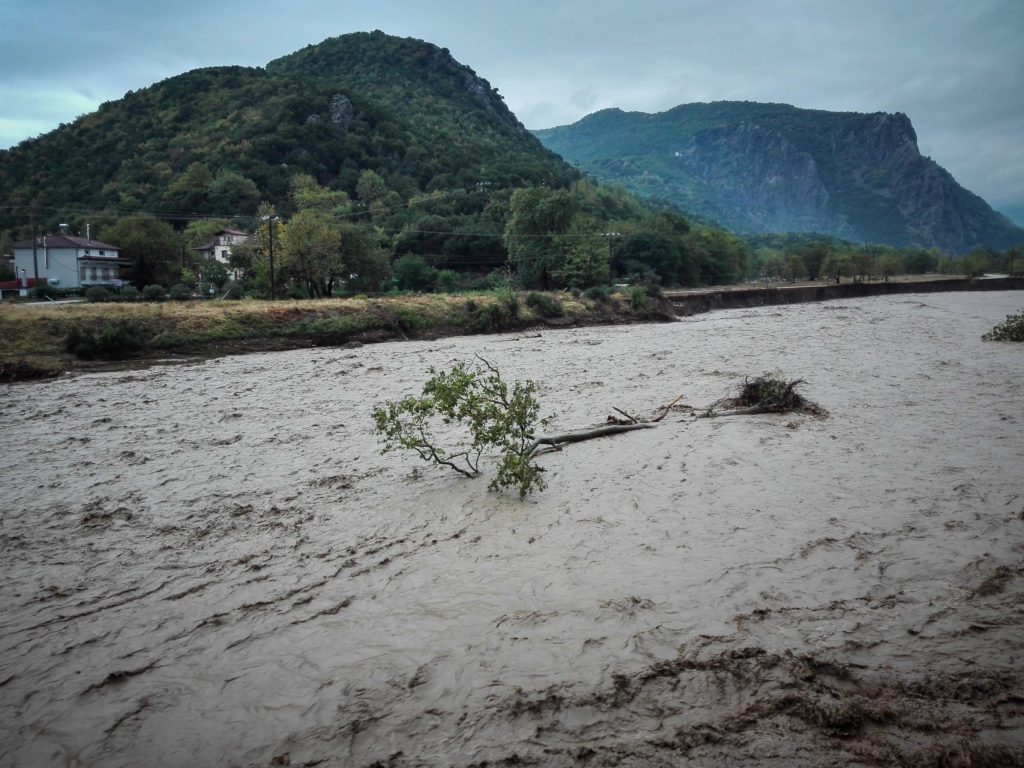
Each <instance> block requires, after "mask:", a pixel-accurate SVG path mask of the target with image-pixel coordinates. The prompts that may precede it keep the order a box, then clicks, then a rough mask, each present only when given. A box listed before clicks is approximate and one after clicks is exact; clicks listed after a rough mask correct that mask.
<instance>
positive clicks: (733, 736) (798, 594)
mask: <svg viewBox="0 0 1024 768" xmlns="http://www.w3.org/2000/svg"><path fill="white" fill-rule="evenodd" d="M1019 304H1020V294H1019V293H1017V294H1015V293H1012V292H996V293H985V294H980V293H973V294H955V293H950V294H932V295H927V296H898V297H878V298H866V299H856V300H848V301H841V302H836V303H830V304H822V305H814V304H808V305H795V306H787V307H767V308H762V309H754V310H730V311H723V312H720V313H716V314H711V315H701V316H696V317H694V318H690V319H687V320H683V321H680V322H678V323H673V324H670V325H656V326H643V327H640V326H638V327H628V328H611V329H583V330H565V331H552V332H543V333H541V334H532V333H531V334H522V335H518V336H497V337H493V336H492V337H476V338H466V339H449V340H444V341H439V342H415V343H396V344H387V345H380V346H375V347H363V348H360V349H356V350H344V349H321V350H305V351H296V352H282V353H271V354H260V355H252V356H246V357H237V358H225V359H219V360H213V361H209V362H207V363H205V364H203V365H198V366H189V367H182V368H167V367H164V368H153V369H150V370H145V371H135V372H131V373H123V372H122V373H103V374H91V375H81V376H76V377H68V378H62V379H59V380H55V381H50V382H45V383H31V384H19V385H11V386H9V387H7V388H6V389H5V390H4V391H3V395H4V397H3V402H2V404H0V419H2V425H3V426H2V432H0V477H2V478H3V485H2V489H0V546H2V549H3V561H2V563H3V564H2V566H0V568H2V570H0V577H2V578H0V600H2V605H3V613H2V618H0V723H2V725H0V764H2V765H10V766H41V765H47V766H50V765H53V766H84V765H89V766H138V765H151V766H159V765H166V766H181V765H195V766H231V765H237V766H265V765H321V766H434V765H437V766H442V765H444V766H447V765H454V766H471V765H472V766H483V765H489V766H499V765H540V766H573V765H579V766H606V765H617V766H662V765H664V766H676V765H684V764H685V765H688V766H717V765H728V764H758V765H778V766H793V765H796V766H801V765H802V766H821V765H836V766H840V765H841V766H846V765H906V766H911V765H913V766H926V765H933V766H955V765H964V766H967V765H973V766H977V765H1020V764H1022V762H1024V657H1022V648H1024V626H1022V624H1024V475H1022V472H1021V468H1022V466H1024V463H1022V462H1024V458H1022V457H1024V408H1022V406H1024V354H1022V350H1021V349H1020V348H1019V346H1020V345H1012V344H997V343H983V342H981V341H980V340H979V338H980V336H981V334H982V333H984V332H985V331H987V330H989V329H990V328H991V327H992V326H993V325H994V324H995V323H997V322H999V321H1001V320H1002V319H1003V318H1004V317H1005V316H1006V315H1007V314H1009V313H1011V312H1016V311H1018V310H1019ZM475 354H481V355H483V356H485V357H486V358H487V359H488V360H489V361H490V362H491V363H493V364H495V365H496V366H498V367H499V368H500V369H501V371H502V373H503V375H504V376H505V377H506V378H507V379H517V378H533V379H535V380H538V381H539V382H541V383H542V384H543V386H542V395H541V398H542V403H543V405H544V407H545V410H546V411H549V410H554V411H557V413H558V418H557V420H556V423H555V424H554V425H553V426H552V431H553V432H554V431H564V430H568V429H575V428H580V427H585V426H588V425H592V424H596V423H599V422H602V421H603V420H604V418H605V416H606V415H608V414H609V413H613V409H614V408H616V407H618V408H622V409H624V410H627V411H629V412H633V413H643V414H650V415H654V414H655V413H657V412H659V410H660V409H661V408H663V407H664V406H665V405H666V404H667V403H669V402H670V401H672V400H673V399H674V398H676V397H677V396H679V395H682V396H683V400H682V402H685V403H687V404H690V405H693V406H696V407H698V408H699V407H700V406H703V405H706V404H708V403H711V402H714V401H715V400H718V399H720V398H722V397H724V396H727V395H729V394H731V393H732V392H733V389H734V387H735V385H736V384H737V383H739V382H741V381H742V379H743V377H744V376H745V375H758V374H761V373H763V372H765V371H773V370H779V371H781V372H783V373H784V374H785V375H786V376H788V377H790V378H803V379H806V380H807V382H808V385H807V387H806V388H805V389H804V390H803V392H804V394H805V396H807V397H809V398H810V399H812V400H814V401H815V402H817V403H818V404H819V405H821V406H823V407H824V408H825V409H827V411H828V412H829V414H830V415H829V416H828V418H815V417H813V416H803V415H781V416H780V415H756V416H746V417H732V418H722V419H698V420H695V419H694V418H693V416H692V413H691V412H690V411H687V410H675V411H673V412H671V413H670V415H669V416H668V417H667V418H666V419H665V420H664V421H663V422H661V423H660V424H659V425H658V427H657V428H655V429H650V430H642V431H639V432H632V433H627V434H623V435H619V436H616V437H613V438H607V439H601V440H594V441H590V442H585V443H579V444H575V445H571V446H568V447H567V448H566V449H565V450H563V451H561V452H557V453H551V454H547V455H545V456H544V457H543V458H542V460H541V463H542V465H543V466H544V467H545V469H546V470H547V473H546V478H547V481H548V483H549V486H550V487H549V489H548V490H547V491H545V492H543V493H540V494H536V495H534V496H532V497H530V498H528V499H527V500H526V501H525V502H521V501H519V500H518V498H517V497H516V496H515V494H510V495H499V494H494V493H488V492H487V491H486V484H487V481H488V478H486V477H484V478H482V479H477V480H466V479H463V478H461V477H458V476H456V475H454V474H453V473H445V472H442V471H439V470H426V471H424V472H423V474H422V476H419V477H417V475H416V473H414V471H413V470H414V469H416V468H417V460H415V459H414V457H411V456H396V455H394V454H389V455H388V456H381V455H379V454H378V452H377V443H376V440H375V438H374V436H373V434H372V431H371V419H370V410H371V408H372V406H373V405H374V404H375V403H377V402H379V401H380V400H382V399H384V398H398V397H401V396H404V395H406V394H411V393H414V392H417V391H418V390H419V387H420V386H421V384H422V382H423V380H424V379H425V378H426V375H427V374H426V371H427V368H428V367H430V366H432V365H433V366H436V367H447V366H449V365H451V364H452V363H455V362H457V361H463V362H470V361H472V359H473V356H474V355H475Z"/></svg>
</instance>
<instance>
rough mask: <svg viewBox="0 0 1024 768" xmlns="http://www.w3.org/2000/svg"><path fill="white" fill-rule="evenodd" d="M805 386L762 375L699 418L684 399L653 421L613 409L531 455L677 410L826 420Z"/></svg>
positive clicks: (545, 439) (542, 440) (649, 424)
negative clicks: (593, 424) (802, 388)
mask: <svg viewBox="0 0 1024 768" xmlns="http://www.w3.org/2000/svg"><path fill="white" fill-rule="evenodd" d="M805 383H806V382H805V381H804V380H803V379H795V380H793V381H786V380H785V379H783V378H781V377H778V376H776V375H773V374H763V375H761V376H758V377H757V378H755V379H750V378H745V379H744V382H743V385H742V386H741V387H740V391H739V393H738V394H737V395H736V396H735V397H727V398H723V399H722V400H717V401H715V402H714V403H712V404H711V405H709V406H708V407H707V408H705V409H704V410H703V412H702V413H700V414H699V415H697V409H695V408H694V407H693V406H690V405H686V404H685V403H684V404H681V405H679V404H678V403H679V401H680V400H682V399H683V396H682V395H680V396H679V397H677V398H676V399H675V400H673V401H672V402H671V403H669V404H668V405H667V406H665V408H664V409H663V410H662V412H661V414H660V415H659V416H656V417H655V418H652V419H643V418H640V417H639V416H635V415H633V414H631V413H627V412H626V411H624V410H622V409H621V408H613V410H614V411H616V412H617V413H619V414H620V416H611V415H609V416H608V418H607V420H606V423H605V424H603V425H602V426H599V427H594V428H592V429H584V430H579V431H576V432H566V433H564V434H560V435H550V436H542V437H537V438H535V439H534V441H533V444H532V445H531V446H530V449H529V451H528V452H527V453H528V455H531V456H533V455H537V452H538V450H540V449H541V446H547V447H546V448H545V449H544V450H545V451H558V450H561V446H562V445H563V444H565V443H579V442H582V441H584V440H593V439H595V438H598V437H607V436H609V435H618V434H622V433H623V432H632V431H633V430H637V429H651V428H653V427H654V426H655V425H656V424H657V423H658V422H659V421H661V420H663V419H664V418H665V417H666V416H668V414H669V413H670V412H671V411H672V410H673V408H675V409H676V410H680V411H682V410H686V411H689V413H691V414H694V415H695V418H708V417H712V416H746V415H753V414H758V413H792V412H795V413H805V414H810V415H813V416H818V417H822V418H823V417H825V416H827V415H828V412H827V411H826V410H825V409H824V408H822V407H821V406H819V405H817V404H815V403H812V402H811V401H810V400H807V399H805V398H804V397H803V396H801V395H800V394H799V393H798V392H797V391H796V390H797V388H798V387H800V386H801V385H803V384H805Z"/></svg>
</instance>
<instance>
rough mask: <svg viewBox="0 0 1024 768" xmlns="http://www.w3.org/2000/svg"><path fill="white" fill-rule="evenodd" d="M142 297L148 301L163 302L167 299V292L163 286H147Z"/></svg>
mask: <svg viewBox="0 0 1024 768" xmlns="http://www.w3.org/2000/svg"><path fill="white" fill-rule="evenodd" d="M142 296H143V298H145V299H146V301H163V300H164V299H166V298H167V291H166V290H164V287H163V286H162V285H147V286H146V287H145V288H143V289H142Z"/></svg>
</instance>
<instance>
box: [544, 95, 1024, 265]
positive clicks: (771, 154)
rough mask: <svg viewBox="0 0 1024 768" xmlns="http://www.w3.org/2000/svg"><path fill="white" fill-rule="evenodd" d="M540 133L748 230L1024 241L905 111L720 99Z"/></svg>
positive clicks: (555, 145)
mask: <svg viewBox="0 0 1024 768" xmlns="http://www.w3.org/2000/svg"><path fill="white" fill-rule="evenodd" d="M533 133H534V135H536V136H537V137H538V138H539V139H540V140H541V141H542V142H543V143H544V145H545V146H546V147H548V148H549V149H551V150H553V151H555V152H557V153H558V154H560V155H561V156H562V157H563V158H564V159H565V160H567V161H568V162H570V163H576V164H579V165H580V166H581V168H583V169H584V170H585V171H586V172H587V173H589V174H591V175H592V176H594V177H595V178H597V179H598V180H600V181H605V182H611V183H617V184H621V185H622V186H624V187H625V188H626V189H627V190H629V191H631V192H633V193H635V194H638V195H640V196H641V197H646V198H654V199H657V200H660V201H662V202H664V203H668V204H670V205H672V206H674V207H676V208H679V209H680V210H682V211H685V212H690V213H693V214H697V215H699V216H701V217H706V218H710V219H712V220H714V221H716V222H718V223H719V224H720V225H721V226H724V227H726V228H728V229H731V230H733V231H736V232H740V233H749V234H759V233H767V232H818V233H821V234H828V235H833V236H835V237H840V238H843V239H846V240H853V241H865V242H872V243H888V244H890V245H893V246H905V245H915V246H919V247H924V248H930V247H938V248H940V249H942V250H943V251H945V252H947V253H952V254H959V253H964V252H967V251H970V250H972V249H974V248H979V247H990V248H998V249H1001V248H1008V247H1011V246H1013V245H1016V244H1018V243H1020V242H1022V241H1024V228H1021V227H1018V226H1016V225H1015V224H1014V223H1013V222H1011V221H1010V220H1009V219H1008V218H1007V217H1006V216H1003V215H1002V214H1000V213H997V212H996V211H994V210H992V208H991V207H990V206H989V205H988V204H987V203H986V202H985V201H984V200H982V199H981V198H980V197H978V196H977V195H975V194H973V193H971V192H969V191H968V190H966V189H964V188H963V187H961V186H960V185H959V184H957V182H956V181H955V180H954V179H953V177H952V176H951V175H950V174H949V173H948V172H947V171H946V170H944V169H943V168H942V167H941V166H939V165H938V164H937V163H935V162H934V161H933V160H931V159H930V158H927V157H924V156H922V155H921V153H920V151H919V150H918V146H917V134H916V133H915V131H914V128H913V126H912V125H911V122H910V119H909V118H908V117H907V116H906V115H905V114H902V113H895V114H887V113H882V112H876V113H873V114H863V113H855V112H827V111H823V110H809V109H800V108H797V107H793V106H790V105H786V104H763V103H758V102H713V103H707V104H703V103H701V104H684V105H681V106H678V107H675V108H673V109H670V110H668V111H666V112H661V113H657V114H647V113H642V112H623V111H622V110H619V109H606V110H602V111H600V112H596V113H594V114H591V115H588V116H587V117H584V118H583V119H582V120H580V121H578V122H576V123H574V124H572V125H567V126H561V127H557V128H549V129H545V130H537V131H534V132H533Z"/></svg>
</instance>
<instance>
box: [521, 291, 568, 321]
mask: <svg viewBox="0 0 1024 768" xmlns="http://www.w3.org/2000/svg"><path fill="white" fill-rule="evenodd" d="M526 306H528V307H530V308H531V309H532V310H534V311H535V312H536V313H537V314H538V315H540V316H541V317H562V316H563V315H564V314H565V310H564V309H563V308H562V302H560V301H559V300H558V299H556V298H555V297H554V296H549V295H548V294H546V293H534V292H531V293H528V294H526Z"/></svg>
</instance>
